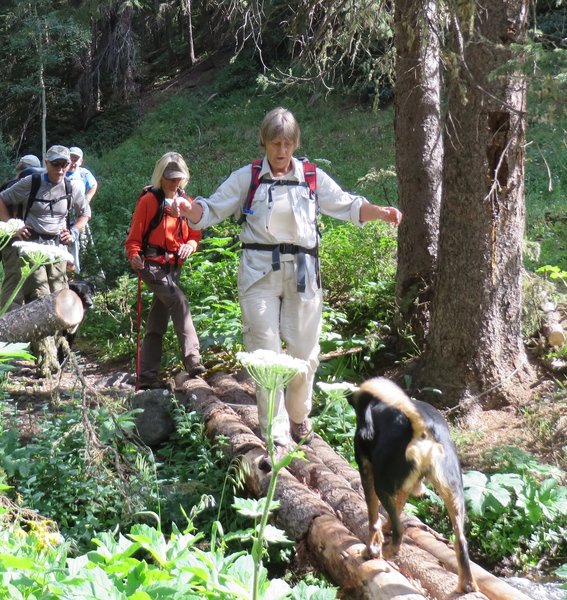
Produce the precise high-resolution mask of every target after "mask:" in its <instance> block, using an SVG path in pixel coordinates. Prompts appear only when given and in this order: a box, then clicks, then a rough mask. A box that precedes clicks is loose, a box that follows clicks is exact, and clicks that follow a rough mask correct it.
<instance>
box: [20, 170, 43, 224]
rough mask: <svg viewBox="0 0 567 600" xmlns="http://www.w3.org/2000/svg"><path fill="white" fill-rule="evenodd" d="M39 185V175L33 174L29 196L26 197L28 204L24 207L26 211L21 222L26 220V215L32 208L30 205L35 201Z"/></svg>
mask: <svg viewBox="0 0 567 600" xmlns="http://www.w3.org/2000/svg"><path fill="white" fill-rule="evenodd" d="M40 185H41V173H34V174H33V175H32V182H31V188H30V195H29V196H28V203H27V205H26V210H25V211H24V215H23V219H22V220H23V221H24V222H25V220H26V219H27V218H28V214H29V212H30V209H31V207H32V204H33V203H34V202H35V201H36V200H37V198H36V196H37V192H38V191H39V186H40Z"/></svg>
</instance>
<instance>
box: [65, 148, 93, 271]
mask: <svg viewBox="0 0 567 600" xmlns="http://www.w3.org/2000/svg"><path fill="white" fill-rule="evenodd" d="M69 154H70V156H71V164H70V165H69V169H67V173H65V177H66V178H67V179H76V180H77V181H80V182H81V183H82V184H83V185H84V187H85V198H86V200H87V202H88V203H89V204H90V203H91V202H92V199H93V197H94V195H95V194H96V192H97V189H98V182H97V180H96V178H95V176H94V175H93V174H92V172H91V171H90V170H89V169H87V168H86V167H84V166H83V157H84V154H83V151H82V150H81V149H80V148H78V147H77V146H71V147H70V148H69ZM87 241H89V242H91V244H93V239H92V234H91V231H90V228H89V225H88V224H87V226H86V227H85V229H84V230H83V231H82V232H81V234H80V236H79V238H78V239H76V240H75V241H74V242H73V243H72V244H71V247H70V248H69V251H70V252H71V255H72V256H73V259H74V264H73V265H72V266H71V270H73V271H75V273H80V271H81V257H80V251H81V249H83V250H84V249H85V248H86V245H87ZM93 246H94V244H93ZM97 258H98V257H97Z"/></svg>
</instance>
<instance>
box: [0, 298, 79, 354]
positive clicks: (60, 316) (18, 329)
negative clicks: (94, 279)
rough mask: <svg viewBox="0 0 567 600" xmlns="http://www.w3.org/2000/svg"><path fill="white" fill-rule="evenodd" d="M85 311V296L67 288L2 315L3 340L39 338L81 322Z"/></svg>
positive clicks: (0, 338)
mask: <svg viewBox="0 0 567 600" xmlns="http://www.w3.org/2000/svg"><path fill="white" fill-rule="evenodd" d="M83 315H84V308H83V303H82V302H81V299H80V298H79V296H78V295H77V294H76V293H75V292H73V291H72V290H70V289H67V288H65V289H62V290H59V291H57V292H53V294H50V295H49V296H43V297H41V298H38V299H37V300H34V301H33V302H30V303H29V304H24V305H23V306H20V307H18V308H15V309H14V310H11V311H9V312H7V313H5V314H4V315H2V316H1V317H0V341H2V342H33V341H37V340H40V339H42V338H45V337H48V336H52V335H55V334H56V333H57V332H58V331H63V330H65V329H69V328H70V327H74V326H75V325H78V324H79V323H80V322H81V321H82V320H83Z"/></svg>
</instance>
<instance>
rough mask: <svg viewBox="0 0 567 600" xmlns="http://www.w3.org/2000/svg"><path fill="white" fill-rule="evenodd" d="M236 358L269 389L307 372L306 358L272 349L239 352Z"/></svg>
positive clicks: (278, 386)
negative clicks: (295, 356)
mask: <svg viewBox="0 0 567 600" xmlns="http://www.w3.org/2000/svg"><path fill="white" fill-rule="evenodd" d="M236 358H237V359H238V360H239V361H240V362H241V364H242V366H243V367H244V368H245V369H246V370H247V371H248V373H250V377H252V379H253V380H254V381H255V382H256V383H257V384H258V385H259V386H260V387H262V388H263V389H265V390H268V391H271V390H276V389H278V388H281V387H285V386H286V385H287V384H288V383H289V382H290V381H291V380H292V379H293V378H294V377H295V376H296V375H298V374H300V373H307V363H306V362H305V361H304V360H301V359H299V358H293V357H292V356H289V354H283V353H278V352H273V351H272V350H254V352H237V353H236Z"/></svg>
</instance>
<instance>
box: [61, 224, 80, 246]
mask: <svg viewBox="0 0 567 600" xmlns="http://www.w3.org/2000/svg"><path fill="white" fill-rule="evenodd" d="M59 239H60V240H61V241H62V242H63V243H64V244H70V243H72V242H75V241H76V240H78V239H79V230H78V229H77V228H76V227H71V229H63V231H61V233H60V234H59Z"/></svg>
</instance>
